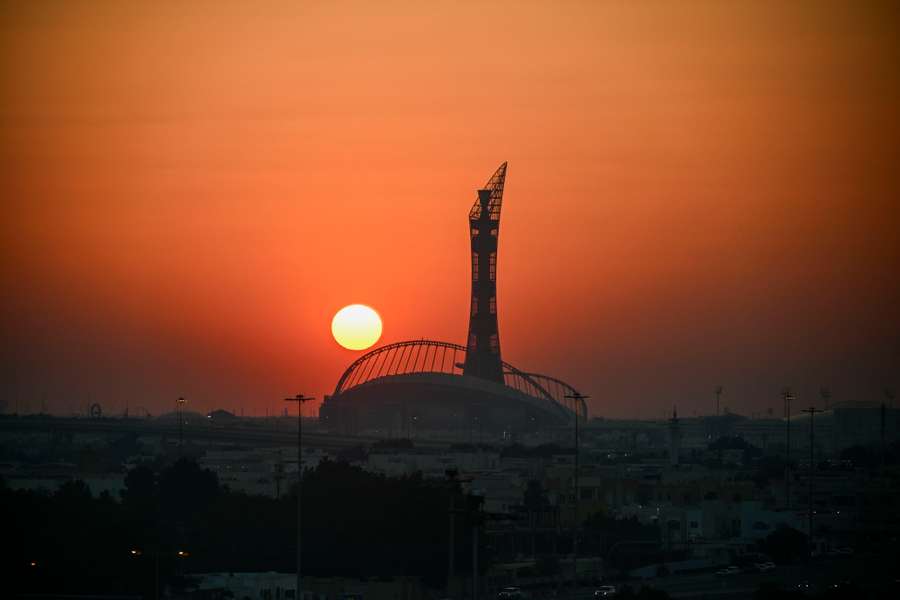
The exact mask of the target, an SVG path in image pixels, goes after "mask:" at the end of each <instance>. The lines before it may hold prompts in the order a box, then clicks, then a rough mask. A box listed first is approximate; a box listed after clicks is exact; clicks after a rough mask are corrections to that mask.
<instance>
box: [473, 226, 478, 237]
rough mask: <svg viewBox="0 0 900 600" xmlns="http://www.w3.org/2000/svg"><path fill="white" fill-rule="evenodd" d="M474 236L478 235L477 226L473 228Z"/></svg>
mask: <svg viewBox="0 0 900 600" xmlns="http://www.w3.org/2000/svg"><path fill="white" fill-rule="evenodd" d="M472 237H473V238H476V237H478V228H477V227H473V228H472Z"/></svg>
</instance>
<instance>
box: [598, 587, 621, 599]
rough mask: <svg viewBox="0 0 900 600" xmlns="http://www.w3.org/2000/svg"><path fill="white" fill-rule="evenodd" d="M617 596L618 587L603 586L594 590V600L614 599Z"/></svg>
mask: <svg viewBox="0 0 900 600" xmlns="http://www.w3.org/2000/svg"><path fill="white" fill-rule="evenodd" d="M615 595H616V586H614V585H601V586H600V587H598V588H597V589H596V590H594V598H612V597H614V596H615Z"/></svg>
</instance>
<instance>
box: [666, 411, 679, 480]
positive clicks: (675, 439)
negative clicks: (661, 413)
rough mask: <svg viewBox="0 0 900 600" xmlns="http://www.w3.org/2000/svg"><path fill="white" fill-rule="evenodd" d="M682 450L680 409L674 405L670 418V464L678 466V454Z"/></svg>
mask: <svg viewBox="0 0 900 600" xmlns="http://www.w3.org/2000/svg"><path fill="white" fill-rule="evenodd" d="M680 452H681V425H680V424H679V422H678V409H677V408H675V407H674V406H673V407H672V418H671V419H669V464H670V465H672V466H673V467H677V466H678V454H679V453H680Z"/></svg>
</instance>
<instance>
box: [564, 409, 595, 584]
mask: <svg viewBox="0 0 900 600" xmlns="http://www.w3.org/2000/svg"><path fill="white" fill-rule="evenodd" d="M565 397H566V398H568V399H569V400H573V405H574V407H575V411H574V412H575V471H574V477H573V479H574V487H575V501H574V502H573V505H574V507H575V519H574V521H572V577H573V580H572V586H573V589H577V588H578V500H579V498H578V495H579V491H578V420H579V419H580V418H581V409H582V408H583V407H584V406H585V404H584V401H585V400H586V399H588V398H590V396H584V395H582V394H580V393H579V392H574V393H573V394H566V396H565Z"/></svg>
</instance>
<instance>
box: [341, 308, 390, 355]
mask: <svg viewBox="0 0 900 600" xmlns="http://www.w3.org/2000/svg"><path fill="white" fill-rule="evenodd" d="M331 335H333V336H334V339H335V341H337V343H338V344H340V345H341V346H343V347H344V348H347V349H348V350H365V349H366V348H369V347H371V346H372V345H373V344H375V342H377V341H378V339H379V338H380V337H381V317H380V316H378V313H377V312H375V310H374V309H372V308H370V307H368V306H366V305H365V304H351V305H350V306H345V307H344V308H342V309H341V310H339V311H338V312H337V314H335V315H334V318H333V319H332V320H331Z"/></svg>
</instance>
